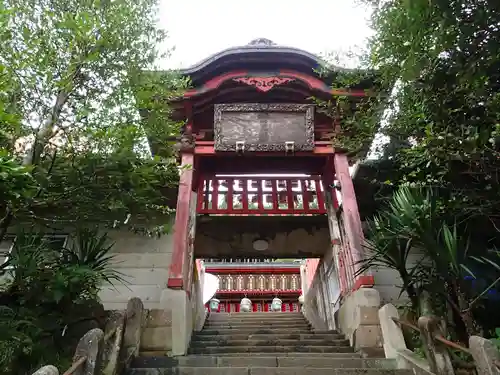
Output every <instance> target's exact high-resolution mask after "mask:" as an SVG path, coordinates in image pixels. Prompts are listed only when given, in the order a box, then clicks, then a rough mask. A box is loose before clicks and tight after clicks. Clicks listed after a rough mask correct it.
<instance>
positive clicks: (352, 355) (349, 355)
mask: <svg viewBox="0 0 500 375" xmlns="http://www.w3.org/2000/svg"><path fill="white" fill-rule="evenodd" d="M214 356H215V357H225V358H227V357H255V356H258V357H260V356H261V354H257V355H256V354H255V353H223V354H204V353H200V354H189V355H187V356H185V357H168V353H167V352H164V351H141V352H140V353H139V357H138V358H150V357H155V358H171V359H174V358H191V357H197V358H201V357H203V358H206V357H214ZM264 356H266V357H267V356H279V357H294V358H295V357H307V358H309V357H315V358H317V357H318V356H321V357H325V358H340V359H342V358H358V359H359V358H361V356H360V354H359V353H357V352H354V351H351V352H349V353H320V354H318V353H303V352H286V353H271V354H264ZM132 367H134V366H132Z"/></svg>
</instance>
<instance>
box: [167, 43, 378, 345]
mask: <svg viewBox="0 0 500 375" xmlns="http://www.w3.org/2000/svg"><path fill="white" fill-rule="evenodd" d="M320 64H321V62H320V60H319V59H318V58H317V57H316V56H314V55H312V54H310V53H307V52H305V51H302V50H299V49H295V48H288V47H283V46H278V45H276V44H274V43H273V42H271V41H269V40H267V39H257V40H254V41H252V42H251V43H250V44H248V45H246V46H242V47H237V48H230V49H227V50H224V51H222V52H219V53H217V54H215V55H213V56H210V57H208V58H207V59H205V60H204V61H202V62H200V63H199V64H197V65H195V66H193V67H191V68H189V69H186V70H183V71H182V73H183V74H184V75H186V76H189V77H190V78H191V80H192V83H193V86H194V88H192V89H190V90H189V91H187V92H186V93H185V95H184V96H183V98H181V99H179V100H177V101H174V102H173V103H172V105H173V107H174V109H175V112H174V117H175V118H176V119H178V120H184V119H186V120H187V121H186V125H185V126H184V128H183V129H182V135H181V142H180V157H181V161H182V165H183V166H185V167H186V168H185V169H183V171H182V173H181V177H180V185H179V191H178V201H177V212H176V218H175V226H174V240H173V241H174V243H173V253H172V260H171V265H170V269H169V275H168V289H170V290H177V291H182V292H183V293H185V294H186V295H187V299H186V301H189V298H191V296H192V295H193V293H194V288H195V287H194V286H193V283H195V282H196V281H197V280H199V276H197V275H196V274H197V273H198V272H199V271H200V269H199V267H198V268H197V267H196V264H197V263H196V262H195V259H197V258H231V257H233V258H234V257H239V258H243V257H248V258H320V259H321V260H320V262H319V265H318V269H321V272H315V273H314V274H317V275H318V276H315V278H316V279H318V280H317V281H313V282H312V283H311V285H310V286H309V290H308V291H304V295H305V296H306V303H307V301H308V300H310V301H311V304H310V306H311V308H310V311H312V310H313V309H316V310H318V311H319V313H318V314H319V315H321V314H322V315H323V316H324V317H325V319H326V320H327V324H328V325H329V326H335V324H336V323H335V321H334V315H335V312H336V311H337V310H338V309H339V306H340V305H341V304H342V303H343V302H342V301H343V299H344V298H346V297H347V296H349V295H350V294H352V293H353V292H354V291H356V290H359V289H360V288H371V287H372V286H373V285H374V279H373V277H372V276H371V275H370V274H359V273H358V272H357V267H358V266H357V262H358V261H359V260H360V259H362V257H363V248H362V243H363V231H362V227H361V220H360V216H359V210H358V206H357V203H356V195H355V192H354V187H353V182H352V179H351V176H350V173H349V159H348V156H347V155H346V153H345V152H344V151H342V150H335V149H334V148H333V147H332V142H331V137H332V132H333V131H334V130H335V129H336V128H337V127H338V126H339V122H338V119H337V120H332V119H331V118H330V117H328V116H326V115H325V114H323V113H321V111H319V110H318V109H317V108H316V107H315V105H314V104H313V102H312V101H311V99H310V98H311V97H316V98H320V99H324V100H332V101H335V99H336V98H337V97H339V96H343V97H348V98H350V100H351V101H352V102H353V103H356V102H357V101H359V100H360V99H362V98H363V97H364V96H365V95H367V92H368V90H369V89H370V88H371V86H370V85H371V84H370V82H368V81H367V82H366V85H365V86H364V87H361V86H358V87H348V88H341V89H332V87H334V86H335V74H334V75H333V76H329V77H327V78H325V79H322V78H320V76H319V75H318V74H317V73H316V72H315V69H318V68H319V67H320ZM308 296H309V297H308ZM186 303H187V304H188V305H189V302H186ZM188 308H189V307H188ZM310 314H313V312H311V313H310ZM181 315H182V314H181ZM181 315H179V316H181ZM179 319H180V318H179ZM185 319H187V318H185ZM311 319H313V318H311ZM173 324H174V323H173ZM186 335H188V333H186ZM180 351H181V350H180ZM174 352H175V350H174Z"/></svg>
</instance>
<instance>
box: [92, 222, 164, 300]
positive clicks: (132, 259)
mask: <svg viewBox="0 0 500 375" xmlns="http://www.w3.org/2000/svg"><path fill="white" fill-rule="evenodd" d="M108 234H109V236H110V237H111V239H112V240H113V241H114V242H115V245H114V247H113V248H112V252H113V255H114V258H113V263H114V264H115V267H116V269H117V270H118V271H119V272H121V273H122V277H123V278H124V279H125V281H126V283H125V284H123V283H116V284H115V285H104V286H103V288H102V290H101V292H100V298H101V300H102V303H103V304H104V308H105V309H106V310H121V309H124V308H125V307H126V305H127V301H128V300H129V299H130V298H132V297H138V298H140V299H141V300H142V302H143V303H144V307H145V308H146V309H148V310H151V309H158V308H160V298H161V294H162V291H163V290H164V289H165V288H166V285H167V279H168V267H169V266H170V261H171V257H172V246H173V241H172V234H167V235H163V236H161V237H160V238H155V237H147V236H144V235H139V234H134V233H131V232H128V231H121V230H114V231H110V232H109V233H108Z"/></svg>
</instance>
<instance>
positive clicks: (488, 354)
mask: <svg viewBox="0 0 500 375" xmlns="http://www.w3.org/2000/svg"><path fill="white" fill-rule="evenodd" d="M469 350H470V351H471V354H472V357H473V358H474V362H476V370H477V374H478V375H499V374H500V370H499V369H498V367H497V366H496V364H495V363H494V362H497V363H499V361H500V352H499V351H498V349H497V348H496V347H495V345H494V344H493V343H492V342H491V341H490V340H487V339H485V338H483V337H479V336H471V337H470V338H469Z"/></svg>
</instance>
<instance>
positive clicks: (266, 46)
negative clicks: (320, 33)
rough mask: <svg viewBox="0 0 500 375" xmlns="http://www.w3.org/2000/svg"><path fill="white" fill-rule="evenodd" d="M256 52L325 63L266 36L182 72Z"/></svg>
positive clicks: (314, 63)
mask: <svg viewBox="0 0 500 375" xmlns="http://www.w3.org/2000/svg"><path fill="white" fill-rule="evenodd" d="M255 53H258V54H261V53H262V54H268V55H282V56H283V57H285V56H287V55H288V56H290V57H291V56H295V57H298V58H301V59H302V60H306V61H307V60H309V62H310V65H311V67H317V66H320V65H322V64H325V62H324V61H323V60H321V59H320V58H319V57H318V56H316V55H314V54H312V53H310V52H307V51H304V50H302V49H299V48H294V47H287V46H281V45H278V44H276V43H274V42H273V41H271V40H269V39H266V38H258V39H254V40H252V41H250V43H248V44H247V45H244V46H238V47H231V48H227V49H224V50H222V51H220V52H217V53H215V54H213V55H211V56H209V57H207V58H206V59H204V60H202V61H200V62H198V63H197V64H194V65H192V66H191V67H189V68H186V69H182V70H181V72H182V73H183V74H186V75H189V74H193V73H196V72H199V71H201V70H203V69H204V68H206V67H208V66H209V65H211V64H213V63H215V62H216V61H218V60H221V59H226V58H227V59H234V60H239V58H241V56H242V55H245V54H255ZM334 68H335V70H344V69H342V68H338V67H334Z"/></svg>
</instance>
